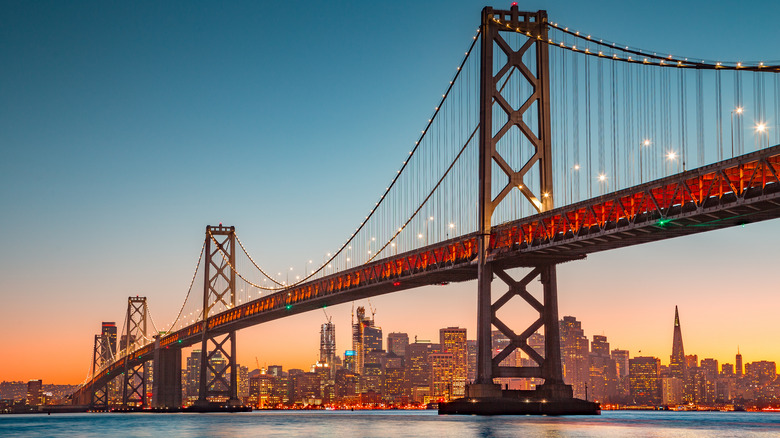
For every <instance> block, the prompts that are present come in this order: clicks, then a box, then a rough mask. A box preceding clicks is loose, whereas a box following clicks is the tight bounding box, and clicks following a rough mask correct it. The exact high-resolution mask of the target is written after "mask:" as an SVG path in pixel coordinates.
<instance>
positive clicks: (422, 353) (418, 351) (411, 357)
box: [406, 338, 439, 391]
mask: <svg viewBox="0 0 780 438" xmlns="http://www.w3.org/2000/svg"><path fill="white" fill-rule="evenodd" d="M438 352H439V345H438V344H431V342H430V341H423V340H417V339H416V338H415V340H414V342H413V343H411V344H409V349H408V350H407V353H406V359H407V360H406V381H407V383H408V385H409V388H410V390H411V391H414V390H415V388H422V387H424V388H430V384H431V368H430V364H429V362H428V356H429V355H430V354H431V353H438ZM426 391H427V390H426Z"/></svg>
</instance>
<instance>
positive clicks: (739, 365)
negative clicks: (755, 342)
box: [735, 347, 742, 377]
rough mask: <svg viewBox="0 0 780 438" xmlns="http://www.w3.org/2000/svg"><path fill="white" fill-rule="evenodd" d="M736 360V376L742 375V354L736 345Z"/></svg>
mask: <svg viewBox="0 0 780 438" xmlns="http://www.w3.org/2000/svg"><path fill="white" fill-rule="evenodd" d="M735 360H736V364H737V365H736V368H737V377H739V376H741V375H742V355H741V354H740V353H739V347H737V357H736V358H735Z"/></svg>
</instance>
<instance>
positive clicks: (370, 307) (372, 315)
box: [368, 299, 376, 321]
mask: <svg viewBox="0 0 780 438" xmlns="http://www.w3.org/2000/svg"><path fill="white" fill-rule="evenodd" d="M368 309H369V310H371V321H373V320H374V315H376V308H375V307H374V306H372V305H371V300H370V299H369V300H368Z"/></svg>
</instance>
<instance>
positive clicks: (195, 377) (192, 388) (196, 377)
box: [185, 350, 201, 400]
mask: <svg viewBox="0 0 780 438" xmlns="http://www.w3.org/2000/svg"><path fill="white" fill-rule="evenodd" d="M200 355H201V354H200V350H192V352H191V353H190V356H189V357H188V358H187V371H186V372H185V374H186V375H187V386H186V388H185V393H186V395H187V398H190V399H193V400H194V399H197V398H198V394H199V392H200Z"/></svg>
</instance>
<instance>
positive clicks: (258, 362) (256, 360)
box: [255, 356, 262, 372]
mask: <svg viewBox="0 0 780 438" xmlns="http://www.w3.org/2000/svg"><path fill="white" fill-rule="evenodd" d="M255 363H256V364H257V371H261V372H262V368H260V360H259V359H257V356H255Z"/></svg>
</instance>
